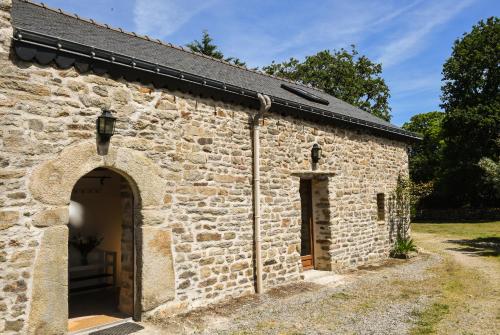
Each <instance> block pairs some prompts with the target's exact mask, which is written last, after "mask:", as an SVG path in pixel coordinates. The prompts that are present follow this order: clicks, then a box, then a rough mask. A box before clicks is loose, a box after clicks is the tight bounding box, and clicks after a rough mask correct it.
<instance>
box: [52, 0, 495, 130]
mask: <svg viewBox="0 0 500 335" xmlns="http://www.w3.org/2000/svg"><path fill="white" fill-rule="evenodd" d="M44 2H45V4H47V5H48V6H50V7H56V8H61V9H63V10H66V11H68V12H73V13H77V14H79V15H80V16H82V17H87V18H93V19H95V20H96V21H98V22H102V23H108V24H109V25H112V26H115V27H121V28H123V29H125V30H128V31H135V32H137V33H141V34H147V35H149V36H151V37H155V38H160V39H162V40H164V41H168V42H171V43H174V44H178V45H185V44H186V43H188V42H190V41H192V40H194V39H199V38H200V36H201V31H202V30H203V29H207V30H208V31H209V33H210V35H212V37H213V38H214V40H215V42H216V44H217V45H218V46H219V47H220V49H221V50H222V51H223V53H224V54H225V55H226V56H235V57H238V58H240V59H241V60H243V61H245V62H246V63H247V65H248V66H250V67H255V66H259V67H262V66H264V65H267V64H270V63H271V61H273V60H276V61H283V60H286V59H288V58H290V57H295V58H299V59H303V58H304V57H305V56H307V55H311V54H314V53H316V52H317V51H320V50H324V49H330V50H332V49H340V48H342V47H344V48H348V47H349V46H350V45H351V44H355V45H356V46H357V49H358V50H359V52H360V53H361V54H365V55H367V56H368V57H369V58H370V59H372V60H374V61H377V62H381V63H382V65H383V77H384V78H385V80H386V82H387V83H388V85H389V88H390V90H391V95H392V97H391V100H390V105H391V107H392V115H393V119H392V122H393V123H395V124H397V125H401V124H403V123H404V122H406V121H408V120H409V118H410V117H411V116H412V115H414V114H418V113H422V112H429V111H432V110H438V109H439V103H440V100H439V96H440V86H441V69H442V65H443V62H444V61H445V60H446V59H447V58H448V57H449V56H450V53H451V47H452V45H453V41H454V40H455V39H456V38H458V37H459V36H461V35H462V34H463V33H464V32H466V31H470V29H471V27H472V25H473V24H475V23H477V22H478V21H479V20H480V19H485V18H487V17H489V16H492V15H497V16H498V15H500V1H499V0H413V1H404V0H386V1H382V0H381V1H368V0H366V1H364V0H348V1H285V0H281V1H279V0H275V1H263V0H261V1H256V0H246V1H236V0H198V1H196V0H182V1H174V0H86V1H81V0H44Z"/></svg>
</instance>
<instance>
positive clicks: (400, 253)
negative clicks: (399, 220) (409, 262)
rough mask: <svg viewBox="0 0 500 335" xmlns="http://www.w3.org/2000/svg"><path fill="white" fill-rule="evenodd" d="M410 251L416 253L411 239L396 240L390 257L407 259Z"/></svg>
mask: <svg viewBox="0 0 500 335" xmlns="http://www.w3.org/2000/svg"><path fill="white" fill-rule="evenodd" d="M411 251H417V247H416V246H415V243H413V240H412V239H411V238H401V239H396V242H394V246H393V247H392V250H391V252H390V256H391V257H394V258H408V254H409V253H410V252H411Z"/></svg>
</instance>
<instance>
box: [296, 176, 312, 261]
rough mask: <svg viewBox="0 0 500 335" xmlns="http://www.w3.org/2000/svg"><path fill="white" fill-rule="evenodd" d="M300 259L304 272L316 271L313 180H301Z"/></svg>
mask: <svg viewBox="0 0 500 335" xmlns="http://www.w3.org/2000/svg"><path fill="white" fill-rule="evenodd" d="M299 192H300V203H301V226H300V258H301V261H302V268H303V269H304V270H311V269H314V231H313V229H314V227H313V201H312V180H311V179H302V178H301V179H300V188H299Z"/></svg>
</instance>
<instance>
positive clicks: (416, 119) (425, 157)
mask: <svg viewBox="0 0 500 335" xmlns="http://www.w3.org/2000/svg"><path fill="white" fill-rule="evenodd" d="M443 118H444V113H443V112H437V111H436V112H429V113H422V114H417V115H414V116H413V117H412V118H411V119H410V121H409V122H406V123H405V124H404V125H403V129H406V130H408V131H412V132H415V133H419V134H420V135H421V136H422V141H421V142H419V143H415V144H414V145H413V146H412V148H411V151H410V158H409V159H410V176H411V179H412V181H414V182H416V183H427V182H434V181H435V180H436V179H437V178H438V176H439V172H440V169H439V168H440V164H441V160H442V151H443V147H444V142H443V138H442V134H441V125H442V121H443Z"/></svg>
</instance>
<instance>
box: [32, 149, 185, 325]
mask: <svg viewBox="0 0 500 335" xmlns="http://www.w3.org/2000/svg"><path fill="white" fill-rule="evenodd" d="M98 167H104V168H107V169H110V170H113V171H115V172H117V173H118V174H120V175H121V176H123V177H124V178H125V179H126V180H127V182H128V184H129V185H130V188H131V189H132V192H133V193H134V199H136V200H135V201H134V202H136V204H134V208H135V210H134V226H135V229H136V230H137V234H135V235H136V237H135V238H136V241H135V244H136V247H135V249H136V254H137V258H136V271H137V273H136V282H137V283H136V285H137V287H136V294H135V306H136V308H134V317H135V318H136V319H140V317H141V314H142V313H144V312H145V311H148V310H151V309H153V308H156V307H158V306H159V305H161V304H163V303H165V302H167V301H170V300H172V299H174V297H175V275H174V270H173V258H172V251H171V239H172V237H171V231H170V229H169V228H164V227H161V226H159V225H158V224H161V223H162V222H163V220H164V214H163V212H162V205H163V199H164V192H165V186H166V182H165V180H164V179H163V178H162V176H161V170H160V168H159V167H158V166H157V165H156V164H155V163H154V162H152V161H151V160H150V159H148V158H147V157H145V156H144V155H143V154H141V153H139V152H137V151H134V150H132V149H128V148H122V147H118V146H113V145H110V148H109V151H108V154H107V155H105V156H100V155H98V154H97V150H96V144H95V142H92V141H88V142H83V143H80V144H76V145H73V146H70V147H68V148H66V149H64V150H63V151H62V152H61V153H60V154H59V155H58V156H57V157H56V158H54V159H52V160H50V161H46V162H44V163H42V164H41V165H39V166H38V167H36V168H35V169H34V170H33V172H32V174H31V176H30V182H29V189H30V191H31V195H32V197H33V198H34V199H36V200H38V201H39V202H40V204H41V205H42V206H40V207H39V208H40V210H39V211H38V212H36V213H35V214H34V216H33V218H32V224H33V225H34V226H37V227H40V228H43V230H42V231H43V232H42V237H41V241H40V246H39V252H38V255H37V258H36V260H35V266H34V271H33V285H32V296H31V299H30V300H31V308H30V313H29V319H28V332H30V333H47V334H49V333H50V334H52V333H54V334H56V333H57V334H59V333H65V332H66V329H67V320H68V306H67V296H68V287H67V281H68V278H67V270H68V269H67V266H68V262H67V258H68V249H67V244H68V228H67V226H66V224H67V223H68V212H69V203H70V199H71V192H72V190H73V187H74V185H75V184H76V182H77V181H78V180H79V179H80V178H81V177H82V176H84V175H86V174H87V173H88V172H90V171H92V170H94V169H96V168H98ZM160 277H161V281H160V280H159V279H160ZM158 282H160V283H161V284H159V285H153V284H154V283H158Z"/></svg>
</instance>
